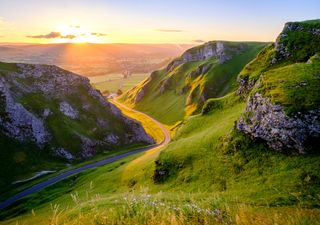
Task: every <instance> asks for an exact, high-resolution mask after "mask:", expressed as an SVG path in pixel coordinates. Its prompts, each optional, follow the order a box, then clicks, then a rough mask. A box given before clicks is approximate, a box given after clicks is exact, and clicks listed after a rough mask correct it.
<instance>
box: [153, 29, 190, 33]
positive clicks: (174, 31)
mask: <svg viewBox="0 0 320 225" xmlns="http://www.w3.org/2000/svg"><path fill="white" fill-rule="evenodd" d="M156 31H159V32H172V33H180V32H185V31H184V30H174V29H156Z"/></svg>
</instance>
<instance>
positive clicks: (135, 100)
mask: <svg viewBox="0 0 320 225" xmlns="http://www.w3.org/2000/svg"><path fill="white" fill-rule="evenodd" d="M144 95H145V91H144V88H143V87H142V88H141V89H140V90H139V92H138V94H137V95H136V97H135V99H134V102H135V103H138V102H140V101H141V100H142V99H143V97H144Z"/></svg>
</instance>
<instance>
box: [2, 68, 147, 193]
mask: <svg viewBox="0 0 320 225" xmlns="http://www.w3.org/2000/svg"><path fill="white" fill-rule="evenodd" d="M0 102H1V105H0V146H1V151H0V160H1V174H0V175H1V179H0V189H1V190H2V191H3V190H4V189H8V190H11V189H12V188H15V187H17V186H18V185H11V183H12V182H14V181H17V180H20V179H26V178H29V177H32V176H33V175H34V173H35V172H39V171H43V170H51V171H52V170H59V169H61V168H65V167H66V163H71V164H72V163H74V164H76V163H77V162H79V161H83V160H84V159H87V158H90V157H92V156H94V155H96V154H99V153H100V154H102V153H104V154H105V155H108V154H114V153H116V152H117V151H120V150H124V149H128V148H129V147H130V146H131V147H134V146H139V145H146V144H148V143H152V139H151V138H150V137H148V135H147V134H146V133H145V131H144V130H143V128H142V127H141V125H140V124H139V123H137V122H135V121H133V120H130V119H128V118H125V117H124V116H123V115H122V114H121V112H120V111H119V110H118V109H117V108H116V107H115V106H113V105H112V104H111V103H109V102H107V101H105V100H104V98H103V97H102V95H101V94H100V93H99V92H98V91H96V90H95V89H93V88H92V87H91V86H90V84H89V80H88V79H87V78H84V77H81V76H79V75H76V74H73V73H71V72H68V71H65V70H62V69H60V68H58V67H55V66H46V65H29V64H14V63H11V64H9V63H0Z"/></svg>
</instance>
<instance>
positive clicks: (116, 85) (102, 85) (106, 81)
mask: <svg viewBox="0 0 320 225" xmlns="http://www.w3.org/2000/svg"><path fill="white" fill-rule="evenodd" d="M147 76H149V74H148V73H138V74H132V75H131V76H130V77H128V78H126V79H123V76H122V74H108V75H104V76H94V77H89V79H90V82H91V83H92V85H93V86H94V87H95V88H97V89H98V90H100V91H101V92H104V91H107V90H108V91H109V92H117V90H118V89H121V90H122V91H127V90H129V89H130V88H132V87H134V86H136V85H137V84H138V83H139V82H140V81H142V80H143V79H145V78H146V77H147Z"/></svg>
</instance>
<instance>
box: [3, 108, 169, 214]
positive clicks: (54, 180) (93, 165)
mask: <svg viewBox="0 0 320 225" xmlns="http://www.w3.org/2000/svg"><path fill="white" fill-rule="evenodd" d="M116 104H117V105H120V106H121V107H123V108H126V109H128V110H131V111H133V112H135V113H140V114H143V115H144V116H146V117H148V118H149V119H151V120H152V121H153V122H154V123H156V124H157V125H158V126H159V127H160V128H161V130H162V132H163V134H164V140H163V141H162V142H161V143H160V144H156V145H152V146H149V147H145V148H141V149H138V150H135V151H131V152H127V153H123V154H120V155H117V156H114V157H110V158H107V159H103V160H101V161H98V162H95V163H90V164H87V165H85V166H81V167H78V168H76V169H72V170H68V171H66V172H63V173H61V174H59V175H57V176H55V177H51V178H49V179H48V180H46V181H43V182H40V183H38V184H36V185H34V186H32V187H30V188H28V189H26V190H24V191H21V192H19V193H17V194H15V195H13V196H11V197H10V198H8V199H6V200H5V201H3V202H0V210H1V209H3V208H5V207H7V206H9V205H11V204H12V203H14V202H16V201H18V200H20V199H22V198H24V197H27V196H29V195H31V194H33V193H35V192H37V191H39V190H41V189H43V188H46V187H48V186H50V185H52V184H55V183H57V182H59V181H61V180H63V179H65V178H67V177H70V176H72V175H75V174H78V173H80V172H82V171H85V170H88V169H92V168H96V167H99V166H103V165H106V164H108V163H112V162H115V161H117V160H120V159H123V158H125V157H127V156H131V155H134V154H137V153H141V152H146V151H149V150H151V149H154V148H158V147H163V146H165V145H166V144H168V143H169V141H170V134H169V132H168V130H167V129H166V128H165V127H164V126H163V125H162V124H161V123H160V122H158V121H157V120H155V119H154V118H152V117H150V116H148V115H147V114H145V113H143V112H139V111H137V110H134V109H131V108H129V107H127V106H125V105H123V104H121V103H119V102H116Z"/></svg>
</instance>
